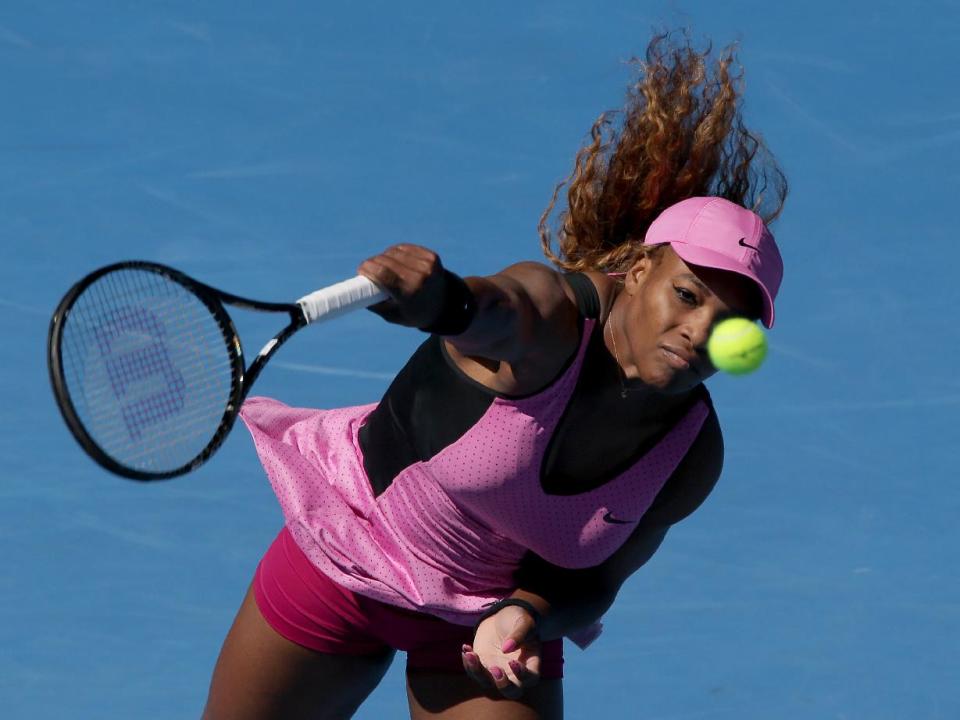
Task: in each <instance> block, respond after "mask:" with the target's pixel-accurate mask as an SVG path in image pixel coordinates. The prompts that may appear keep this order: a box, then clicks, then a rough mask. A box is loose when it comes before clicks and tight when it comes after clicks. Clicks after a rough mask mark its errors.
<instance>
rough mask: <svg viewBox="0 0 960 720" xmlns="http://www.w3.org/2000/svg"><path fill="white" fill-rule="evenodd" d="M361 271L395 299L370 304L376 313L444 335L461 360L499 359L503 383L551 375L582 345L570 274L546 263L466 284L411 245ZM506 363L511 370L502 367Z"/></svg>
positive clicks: (528, 264)
mask: <svg viewBox="0 0 960 720" xmlns="http://www.w3.org/2000/svg"><path fill="white" fill-rule="evenodd" d="M358 271H359V272H360V274H362V275H365V276H366V277H368V278H370V279H371V280H373V281H374V282H375V283H377V284H378V285H380V287H382V288H383V289H384V290H385V291H386V292H387V293H388V294H389V295H390V299H389V300H386V301H384V302H382V303H379V304H377V305H374V306H373V307H371V308H370V309H371V310H372V311H373V312H375V313H377V314H378V315H380V316H381V317H383V318H384V319H385V320H387V321H389V322H393V323H397V324H400V325H406V326H409V327H417V328H420V329H421V330H425V331H427V332H435V333H436V334H439V335H444V336H445V337H446V341H447V346H448V349H452V350H453V352H452V353H451V355H453V356H454V357H455V358H456V359H457V360H458V361H459V360H460V359H461V358H478V359H486V360H489V361H492V363H491V364H489V365H490V366H491V367H495V368H498V369H497V372H499V373H500V375H501V376H502V378H501V381H502V382H503V381H505V382H514V381H515V382H517V383H520V384H523V383H525V382H527V381H529V382H531V383H535V382H536V381H537V380H539V379H540V378H539V376H540V375H541V374H546V375H547V376H548V378H549V377H550V376H551V375H550V373H551V371H555V370H556V369H557V368H558V367H560V366H561V365H562V364H563V362H564V360H565V358H566V356H567V355H568V354H569V352H571V351H572V350H573V349H575V347H576V342H577V332H578V330H577V327H578V324H577V309H576V305H575V303H574V300H573V297H572V294H571V292H570V289H569V287H568V286H567V283H566V282H565V281H564V280H563V276H562V275H561V274H560V273H558V272H556V271H555V270H553V269H551V268H549V267H548V266H546V265H543V264H540V263H534V262H524V263H518V264H516V265H511V266H510V267H508V268H506V269H504V270H502V271H501V272H499V273H496V274H495V275H490V276H487V277H468V278H466V279H465V280H462V279H461V278H459V277H457V276H456V275H453V274H452V273H450V272H449V271H447V270H445V269H444V268H443V266H442V264H441V262H440V259H439V258H438V257H437V255H436V253H434V252H433V251H431V250H428V249H427V248H423V247H420V246H417V245H406V244H404V245H395V246H393V247H391V248H388V249H387V250H385V251H384V252H383V253H381V254H380V255H376V256H374V257H372V258H369V259H368V260H365V261H364V262H363V263H362V264H361V265H360V267H359V268H358ZM499 362H503V363H506V365H507V368H499V367H498V366H497V365H496V363H499ZM478 372H482V370H480V369H478ZM511 379H512V380H511ZM510 389H515V388H510Z"/></svg>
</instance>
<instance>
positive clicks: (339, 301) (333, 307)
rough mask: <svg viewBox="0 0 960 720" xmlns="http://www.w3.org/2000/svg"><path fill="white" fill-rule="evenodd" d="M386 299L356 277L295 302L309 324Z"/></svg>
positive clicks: (377, 289) (371, 286)
mask: <svg viewBox="0 0 960 720" xmlns="http://www.w3.org/2000/svg"><path fill="white" fill-rule="evenodd" d="M386 299H387V294H386V293H385V292H383V291H382V290H381V289H380V288H378V287H377V286H376V285H375V284H374V283H373V282H372V281H370V280H368V279H367V278H365V277H363V276H362V275H357V276H356V277H354V278H350V279H349V280H344V281H343V282H338V283H336V284H335V285H330V286H328V287H325V288H323V289H322V290H317V291H315V292H312V293H310V294H309V295H304V296H303V297H302V298H300V299H299V300H297V304H298V305H299V306H300V309H301V310H303V317H304V319H306V321H307V323H308V324H309V323H312V322H316V321H317V320H328V319H330V318H335V317H337V316H338V315H343V314H344V313H347V312H350V311H351V310H357V309H359V308H365V307H368V306H370V305H373V304H375V303H378V302H380V301H381V300H386Z"/></svg>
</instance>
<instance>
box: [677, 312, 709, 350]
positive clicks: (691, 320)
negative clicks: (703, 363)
mask: <svg viewBox="0 0 960 720" xmlns="http://www.w3.org/2000/svg"><path fill="white" fill-rule="evenodd" d="M715 320H716V318H715V317H714V314H713V313H706V312H699V313H693V314H692V315H691V316H690V317H688V318H687V321H686V322H684V323H683V325H681V326H680V333H681V335H682V336H683V339H684V340H686V341H687V342H688V343H690V347H691V348H692V349H693V350H694V351H696V352H697V353H698V354H701V355H702V354H704V353H705V352H706V351H707V340H709V339H710V331H711V330H712V329H713V324H714V321H715Z"/></svg>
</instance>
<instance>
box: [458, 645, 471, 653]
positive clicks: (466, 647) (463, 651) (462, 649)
mask: <svg viewBox="0 0 960 720" xmlns="http://www.w3.org/2000/svg"><path fill="white" fill-rule="evenodd" d="M460 652H462V653H468V652H470V646H469V645H464V646H463V647H462V648H460Z"/></svg>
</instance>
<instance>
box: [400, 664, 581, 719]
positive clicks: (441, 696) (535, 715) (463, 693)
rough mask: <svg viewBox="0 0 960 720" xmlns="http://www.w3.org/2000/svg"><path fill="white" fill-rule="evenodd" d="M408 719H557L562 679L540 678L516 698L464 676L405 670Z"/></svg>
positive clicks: (559, 709) (559, 717) (558, 717)
mask: <svg viewBox="0 0 960 720" xmlns="http://www.w3.org/2000/svg"><path fill="white" fill-rule="evenodd" d="M407 700H408V701H409V703H410V717H411V718H412V720H427V718H442V719H443V720H561V718H563V681H562V680H560V679H559V678H556V679H552V680H541V681H540V683H539V684H538V685H536V686H535V687H532V688H528V689H527V690H526V691H525V692H524V694H523V697H521V698H519V699H518V700H508V699H506V698H504V697H503V696H501V695H500V693H498V692H497V691H496V690H489V691H487V690H484V688H482V687H480V686H479V685H477V684H476V683H475V682H474V681H473V680H471V679H470V678H469V677H467V676H466V675H453V674H449V673H429V672H408V673H407Z"/></svg>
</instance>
